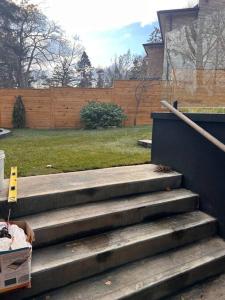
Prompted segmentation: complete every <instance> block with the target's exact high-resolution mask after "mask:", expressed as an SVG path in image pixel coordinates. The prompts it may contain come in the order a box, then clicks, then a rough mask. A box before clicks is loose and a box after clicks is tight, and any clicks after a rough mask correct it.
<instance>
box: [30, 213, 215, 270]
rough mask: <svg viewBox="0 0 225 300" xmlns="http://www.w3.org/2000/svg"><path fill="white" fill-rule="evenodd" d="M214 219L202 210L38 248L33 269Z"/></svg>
mask: <svg viewBox="0 0 225 300" xmlns="http://www.w3.org/2000/svg"><path fill="white" fill-rule="evenodd" d="M211 222H216V220H215V219H214V218H213V217H211V216H209V215H207V214H205V213H203V212H201V211H194V212H191V213H184V214H180V215H175V216H171V217H166V218H162V219H160V220H156V221H153V222H149V223H143V224H138V225H134V226H128V227H126V228H123V229H118V230H114V231H111V232H108V233H104V234H99V235H95V236H90V237H87V238H83V239H78V240H74V241H72V242H67V243H61V244H58V245H55V246H49V247H46V248H43V249H38V250H35V251H34V254H33V260H32V272H33V273H34V272H41V271H44V270H46V269H49V268H54V267H58V266H60V265H64V264H67V263H71V262H73V261H76V260H82V259H85V258H88V257H91V256H95V255H98V254H101V253H108V252H109V251H113V250H116V249H119V248H122V247H127V246H129V245H131V244H137V243H140V242H142V241H145V240H151V239H154V238H160V237H162V236H165V235H169V234H173V233H176V232H177V233H178V232H180V231H181V232H182V231H183V230H186V229H189V228H193V227H197V226H200V225H202V224H206V223H211ZM128 251H129V250H128Z"/></svg>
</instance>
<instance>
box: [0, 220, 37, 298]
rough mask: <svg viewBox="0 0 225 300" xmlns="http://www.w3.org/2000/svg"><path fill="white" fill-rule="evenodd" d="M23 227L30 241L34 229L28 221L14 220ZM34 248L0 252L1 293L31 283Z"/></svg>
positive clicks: (27, 285)
mask: <svg viewBox="0 0 225 300" xmlns="http://www.w3.org/2000/svg"><path fill="white" fill-rule="evenodd" d="M12 223H13V224H16V225H17V226H19V227H20V228H22V229H23V230H24V231H25V233H26V234H27V236H28V237H29V239H30V240H29V242H32V240H31V239H32V237H33V236H34V235H33V231H32V229H31V228H30V227H29V225H28V224H27V223H26V222H12ZM31 257H32V248H29V247H27V248H22V249H17V250H9V251H2V252H0V294H1V293H5V292H9V291H12V290H15V289H19V288H23V287H30V285H31Z"/></svg>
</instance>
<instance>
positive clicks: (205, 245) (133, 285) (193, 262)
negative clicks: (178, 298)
mask: <svg viewBox="0 0 225 300" xmlns="http://www.w3.org/2000/svg"><path fill="white" fill-rule="evenodd" d="M221 257H223V258H224V257H225V242H224V241H223V240H222V239H221V238H219V237H214V238H209V239H206V240H202V241H200V242H196V243H193V244H191V245H188V246H184V247H182V248H179V249H176V250H171V251H169V252H166V253H164V254H159V255H156V256H153V257H151V258H146V259H142V260H140V261H137V262H135V263H130V264H127V265H125V266H122V267H119V268H116V269H114V270H113V271H109V272H105V273H104V274H102V275H98V276H94V277H91V278H89V279H86V280H83V281H80V282H77V283H74V284H71V285H69V286H67V287H63V288H61V289H58V290H56V291H53V292H50V293H46V294H45V295H44V296H43V297H50V299H54V300H58V299H68V300H71V299H73V300H76V299H77V300H78V299H79V300H81V299H82V300H84V299H85V300H89V299H92V300H93V299H101V300H109V299H110V300H113V299H126V297H127V298H128V296H129V295H131V294H133V295H135V294H137V293H138V292H139V291H140V290H144V289H146V288H148V287H154V286H157V285H158V284H159V283H160V282H161V283H162V282H164V281H166V280H168V279H170V278H174V277H176V276H178V275H179V276H180V275H181V274H184V273H187V272H188V271H190V270H194V269H196V268H198V267H200V266H202V265H205V264H207V263H209V262H212V261H215V260H217V259H219V258H221ZM36 299H37V298H36ZM41 299H46V298H42V297H41ZM135 299H138V298H135Z"/></svg>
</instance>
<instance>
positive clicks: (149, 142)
mask: <svg viewBox="0 0 225 300" xmlns="http://www.w3.org/2000/svg"><path fill="white" fill-rule="evenodd" d="M138 145H139V146H142V147H145V148H152V140H139V141H138Z"/></svg>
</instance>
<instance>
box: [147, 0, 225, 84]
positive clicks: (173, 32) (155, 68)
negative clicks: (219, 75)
mask: <svg viewBox="0 0 225 300" xmlns="http://www.w3.org/2000/svg"><path fill="white" fill-rule="evenodd" d="M214 12H219V13H220V15H221V12H224V13H223V14H222V17H221V16H220V18H221V19H224V18H225V0H199V4H198V5H196V6H194V7H193V8H184V9H173V10H162V11H158V12H157V15H158V22H159V26H160V30H161V36H162V42H160V43H146V44H144V45H143V46H144V49H145V51H146V54H147V55H146V64H147V69H148V77H149V78H154V79H155V78H157V79H162V78H163V79H169V78H168V77H169V74H170V71H171V70H170V64H169V62H168V61H169V59H168V51H167V49H168V42H167V40H168V39H167V37H170V39H169V41H170V48H173V49H172V50H171V53H172V55H173V56H174V57H173V62H174V61H175V65H176V68H177V69H179V68H180V69H181V68H182V67H183V68H186V69H193V68H195V69H196V68H197V69H202V68H208V69H214V68H215V62H214V61H213V62H212V57H216V53H215V52H217V54H218V48H216V50H215V47H214V48H213V47H212V49H210V53H209V54H208V57H210V58H211V60H210V61H209V59H208V60H207V61H206V59H205V61H204V62H203V58H204V57H205V55H204V53H203V50H204V49H203V46H202V45H203V44H204V43H203V40H204V33H201V30H200V28H206V29H205V31H206V32H205V36H206V35H207V38H208V35H209V34H210V28H211V27H212V26H211V23H212V22H213V21H212V15H213V13H214ZM210 18H211V19H210ZM217 19H218V18H217ZM193 24H195V28H194V25H193ZM207 24H208V26H209V28H207ZM214 25H215V24H214ZM191 26H192V27H193V28H194V30H195V34H196V37H195V40H194V39H193V40H191V41H190V37H188V38H187V36H185V33H186V32H187V30H186V29H187V28H188V30H189V31H192V29H193V28H191ZM223 26H224V25H223ZM214 27H215V26H214ZM184 28H186V29H185V30H186V31H185V30H184ZM182 30H183V31H182ZM218 32H219V30H218ZM177 33H179V34H177ZM200 33H201V36H200ZM224 38H225V32H224ZM175 39H177V40H176V43H177V44H176V45H175V46H174V45H173V47H171V41H174V40H175ZM212 40H215V37H214V33H212ZM174 43H175V42H174ZM178 43H179V45H178ZM191 43H192V45H190V44H191ZM166 44H167V45H166ZM181 45H182V47H183V49H184V48H185V47H186V49H185V50H187V48H188V47H189V46H191V47H192V46H193V47H192V48H193V49H188V50H189V51H190V50H192V52H194V53H195V58H194V59H193V61H192V62H190V61H189V62H187V60H186V61H185V63H184V62H183V60H184V59H183V57H181V56H182V55H181V52H182V51H181V50H180V49H178V48H179V47H180V46H181ZM207 51H208V49H207ZM183 52H184V50H183ZM208 52H209V51H208ZM221 52H223V53H225V51H224V48H223V49H222V48H221V49H220V57H221ZM174 53H175V54H176V55H174ZM217 56H218V55H217ZM181 61H182V62H181ZM222 61H224V57H223V59H222V58H221V64H222ZM223 64H224V63H223ZM203 65H204V67H203ZM224 68H225V66H224V65H220V68H219V69H224ZM216 69H218V62H217V66H216Z"/></svg>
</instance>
